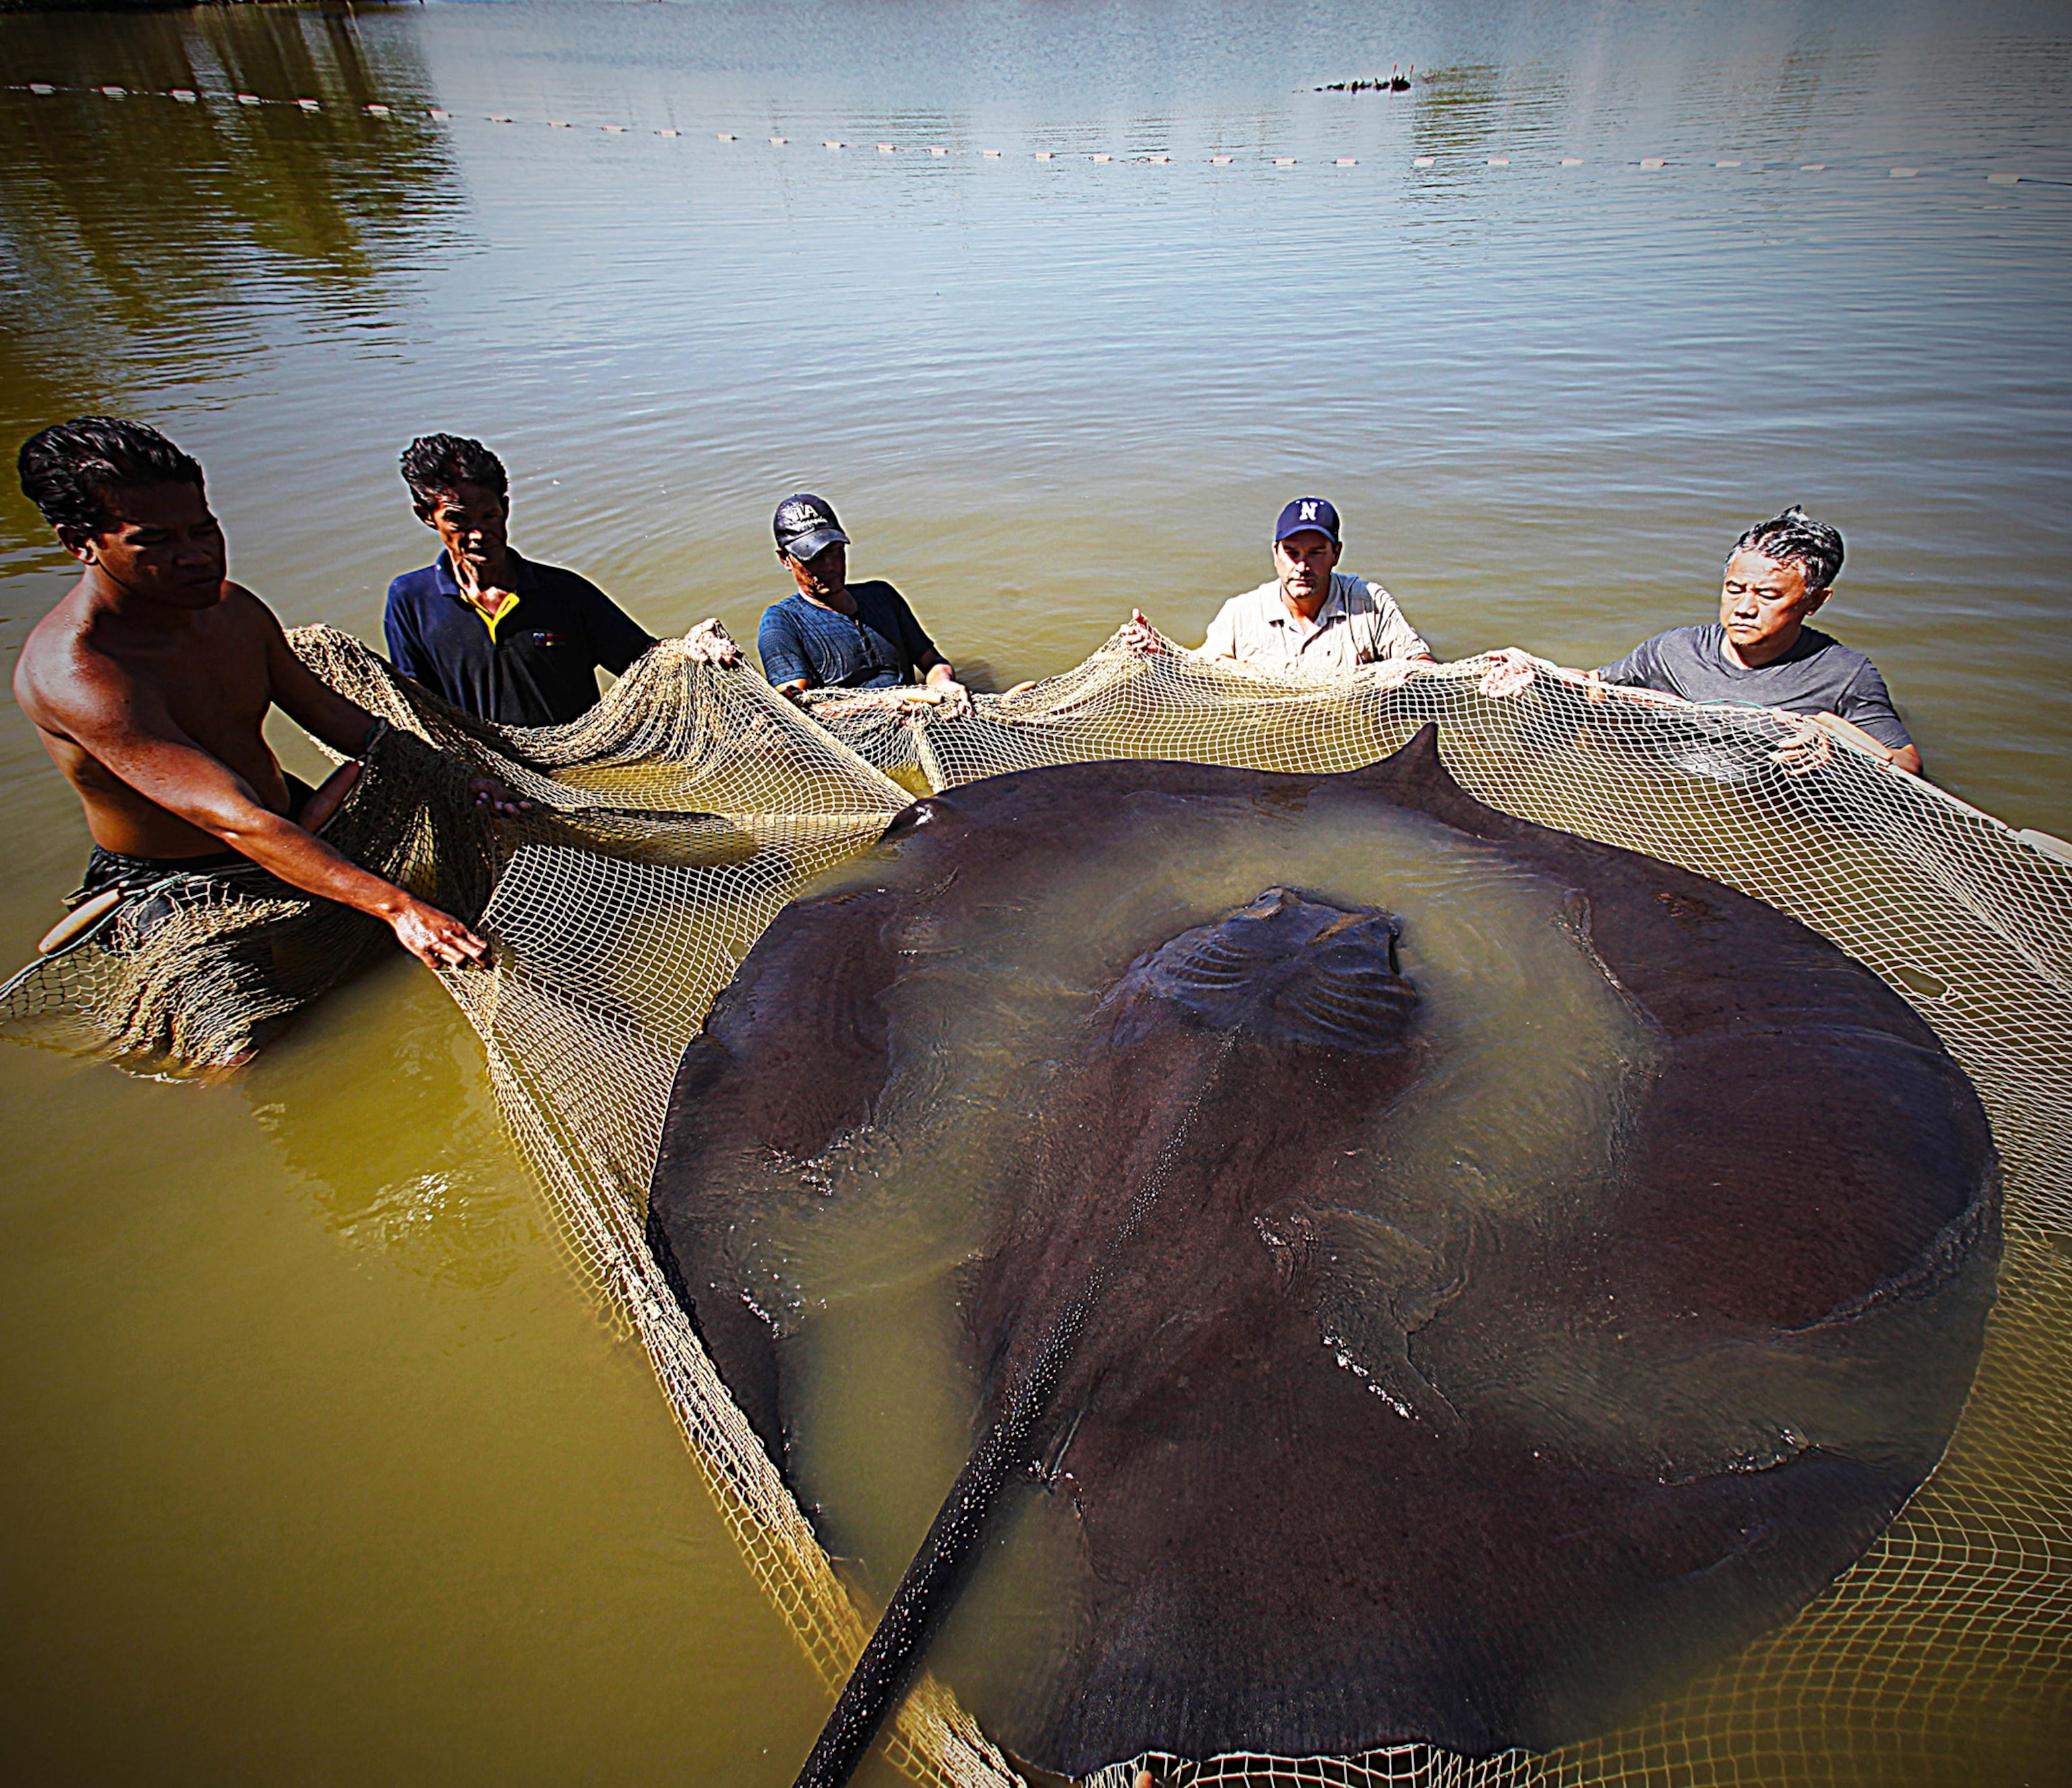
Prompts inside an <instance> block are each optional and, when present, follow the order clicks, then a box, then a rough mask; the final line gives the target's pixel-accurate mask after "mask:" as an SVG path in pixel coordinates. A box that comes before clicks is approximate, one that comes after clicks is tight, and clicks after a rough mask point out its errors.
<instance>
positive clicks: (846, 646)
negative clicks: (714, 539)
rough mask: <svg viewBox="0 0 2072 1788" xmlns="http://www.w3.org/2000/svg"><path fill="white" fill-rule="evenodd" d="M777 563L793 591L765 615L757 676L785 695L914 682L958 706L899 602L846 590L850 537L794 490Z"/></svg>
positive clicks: (956, 692) (958, 688)
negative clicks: (787, 574)
mask: <svg viewBox="0 0 2072 1788" xmlns="http://www.w3.org/2000/svg"><path fill="white" fill-rule="evenodd" d="M771 525H772V528H773V529H774V531H775V533H776V536H777V557H779V559H780V560H782V561H783V565H784V569H786V570H787V571H789V572H790V573H791V578H792V581H793V582H796V584H797V585H798V586H799V588H798V590H797V592H796V594H793V595H790V596H787V597H786V598H784V600H783V602H773V603H772V604H771V606H769V607H768V608H767V609H765V610H763V624H762V626H761V627H759V629H758V630H757V631H756V635H755V645H756V650H757V651H759V652H760V653H761V654H762V655H763V675H764V676H767V677H768V678H769V679H770V680H771V684H773V685H774V686H775V688H777V689H778V690H779V692H780V693H783V694H785V695H787V696H792V697H796V696H799V695H801V694H803V693H804V692H805V691H806V690H808V689H837V688H841V689H889V688H894V687H896V686H898V684H906V683H919V682H922V681H923V680H924V679H925V680H926V687H927V688H928V689H929V690H931V691H932V692H934V693H935V696H936V697H937V699H939V700H948V701H957V700H960V699H961V698H962V697H964V685H963V684H960V683H959V682H958V681H957V680H956V671H955V670H954V669H953V668H952V667H951V664H950V663H949V660H947V659H946V658H944V657H943V655H942V654H941V653H940V652H939V651H936V650H935V642H934V641H933V640H932V639H930V638H929V637H928V636H927V634H926V633H924V632H923V631H922V629H921V623H920V622H919V621H918V620H917V619H915V614H914V611H913V610H912V609H911V608H909V607H908V606H906V598H905V597H904V596H902V595H901V594H899V592H898V590H894V588H893V587H892V586H891V585H890V584H888V583H886V582H885V581H884V580H883V579H882V578H870V579H866V580H865V582H862V583H856V584H853V583H851V582H849V536H848V535H846V534H845V533H844V532H842V527H841V522H839V521H838V520H836V519H835V512H834V510H833V508H831V507H830V506H829V505H828V504H826V503H824V502H823V501H822V500H821V499H820V498H819V497H816V496H814V495H812V494H811V493H810V492H808V491H801V492H800V494H799V495H796V496H789V497H787V498H785V499H784V500H783V502H782V503H780V504H778V506H777V515H776V518H775V521H774V522H773V523H772V524H771Z"/></svg>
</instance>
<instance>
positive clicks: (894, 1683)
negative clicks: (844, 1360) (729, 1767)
mask: <svg viewBox="0 0 2072 1788" xmlns="http://www.w3.org/2000/svg"><path fill="white" fill-rule="evenodd" d="M1036 1413H1037V1412H1036V1410H1035V1409H1033V1408H1030V1400H1027V1399H1026V1398H1022V1399H1017V1400H1016V1404H1015V1407H1014V1408H1013V1409H1012V1410H1010V1411H1009V1412H1008V1413H1007V1414H1005V1415H1004V1416H1001V1419H1000V1420H999V1421H997V1422H996V1423H995V1424H993V1430H992V1432H990V1433H989V1434H988V1435H987V1436H986V1437H985V1440H984V1441H982V1442H981V1443H980V1445H979V1447H978V1449H977V1450H976V1452H974V1453H972V1456H971V1457H970V1458H968V1460H966V1461H964V1469H963V1470H962V1471H960V1472H959V1473H958V1474H957V1481H956V1483H954V1484H952V1486H950V1494H948V1497H946V1498H944V1499H943V1506H942V1507H941V1508H940V1509H939V1510H938V1511H936V1515H935V1522H934V1524H933V1525H932V1526H931V1527H929V1529H928V1537H927V1539H924V1540H923V1541H922V1542H921V1549H920V1550H919V1552H916V1553H915V1555H914V1562H913V1563H912V1564H910V1565H908V1566H907V1567H906V1576H903V1577H902V1578H901V1579H900V1580H899V1587H898V1589H896V1590H894V1592H893V1595H892V1600H891V1601H890V1602H889V1603H888V1604H887V1605H886V1609H885V1613H884V1614H883V1615H882V1617H880V1618H879V1621H878V1630H876V1631H875V1632H874V1633H873V1634H871V1636H870V1644H869V1645H867V1646H865V1647H864V1650H863V1655H862V1656H861V1658H859V1659H857V1665H856V1668H855V1669H854V1670H853V1671H850V1672H849V1681H848V1683H846V1684H845V1686H844V1687H843V1689H842V1691H841V1700H838V1701H837V1702H836V1703H835V1707H834V1712H833V1713H831V1714H829V1715H828V1723H827V1724H826V1725H824V1727H822V1728H820V1738H819V1739H818V1741H816V1743H815V1744H814V1746H813V1750H812V1756H810V1757H808V1758H807V1759H806V1766H805V1767H804V1769H803V1770H800V1772H799V1778H798V1783H797V1788H842V1785H843V1784H844V1783H845V1782H848V1780H849V1777H850V1775H851V1774H853V1772H854V1770H855V1769H856V1766H857V1764H859V1763H861V1761H863V1753H865V1751H867V1750H869V1749H870V1742H871V1741H872V1740H873V1739H874V1738H875V1737H877V1736H878V1728H879V1727H880V1726H882V1725H883V1724H884V1723H885V1716H886V1714H887V1713H888V1712H890V1711H891V1710H892V1708H894V1706H896V1705H897V1704H898V1700H899V1697H900V1696H902V1694H903V1693H904V1692H905V1691H906V1684H907V1681H908V1679H910V1678H911V1676H912V1675H913V1674H914V1671H915V1667H916V1666H917V1665H919V1663H920V1661H921V1659H922V1658H923V1655H924V1654H926V1653H927V1648H928V1641H929V1638H931V1635H932V1634H933V1632H934V1629H935V1623H936V1622H937V1620H938V1619H939V1617H940V1616H941V1614H942V1613H943V1611H944V1610H945V1609H948V1607H949V1606H950V1605H952V1603H953V1602H954V1601H956V1591H957V1588H958V1585H959V1583H960V1580H961V1579H962V1577H963V1576H964V1569H965V1567H966V1566H967V1565H968V1564H969V1563H970V1562H971V1560H972V1559H973V1558H975V1557H976V1556H977V1553H978V1541H979V1536H980V1534H981V1533H982V1532H983V1531H984V1530H985V1522H986V1517H987V1516H988V1515H990V1514H991V1513H992V1511H993V1502H994V1500H995V1499H996V1498H997V1497H998V1495H999V1494H1000V1487H1001V1485H1002V1484H1004V1483H1005V1482H1007V1480H1008V1478H1009V1477H1010V1476H1012V1475H1013V1473H1014V1472H1015V1470H1016V1469H1017V1468H1018V1467H1019V1465H1020V1464H1021V1462H1022V1458H1023V1457H1024V1456H1025V1455H1026V1453H1027V1451H1028V1448H1029V1437H1030V1432H1031V1430H1032V1429H1033V1428H1034V1425H1035V1420H1036Z"/></svg>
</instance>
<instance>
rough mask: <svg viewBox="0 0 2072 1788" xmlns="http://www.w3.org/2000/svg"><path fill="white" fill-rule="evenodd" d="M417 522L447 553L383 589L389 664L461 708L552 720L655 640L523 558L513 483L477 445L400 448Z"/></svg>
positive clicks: (582, 583)
mask: <svg viewBox="0 0 2072 1788" xmlns="http://www.w3.org/2000/svg"><path fill="white" fill-rule="evenodd" d="M402 465H403V482H404V483H406V484H408V485H409V487H410V500H411V504H412V506H413V508H415V509H416V510H417V519H418V520H420V521H421V522H422V523H424V524H425V525H426V527H427V528H430V529H431V530H432V532H434V533H435V534H437V535H438V536H439V544H440V545H442V546H443V547H444V548H445V549H446V550H445V552H443V553H441V554H440V555H439V557H438V558H437V559H436V560H435V561H434V562H433V563H431V564H430V565H426V567H425V569H423V570H421V571H413V572H411V573H409V574H408V575H407V576H405V577H401V578H397V580H396V581H395V582H393V584H391V585H389V610H388V613H387V614H386V616H385V617H384V621H383V623H382V625H383V631H384V632H385V633H386V634H387V635H388V638H389V658H390V660H392V661H393V663H394V664H395V666H396V668H397V669H398V670H399V671H401V672H403V673H404V674H405V676H413V677H415V678H416V679H417V681H418V682H420V683H421V684H424V686H425V687H426V688H428V689H430V690H431V691H432V692H433V693H435V694H438V695H442V696H443V697H446V700H447V701H450V702H451V703H453V704H454V706H455V707H457V708H464V709H467V712H468V713H471V714H476V715H479V716H480V717H482V718H483V719H484V720H493V721H498V722H499V723H500V724H501V725H506V726H558V725H564V724H565V723H566V722H567V721H572V720H574V719H576V718H577V717H578V716H580V715H581V714H582V713H585V712H586V710H587V709H589V708H590V706H591V705H593V704H594V702H595V701H597V669H598V666H599V665H600V664H601V665H602V666H603V667H604V668H605V669H606V670H608V671H610V672H611V673H612V674H613V675H614V676H623V674H624V673H625V671H626V668H627V666H628V665H629V664H631V663H632V662H633V660H635V659H636V658H638V657H639V656H640V655H641V654H642V653H643V652H644V651H647V649H648V647H650V646H652V645H653V644H654V643H655V641H654V639H653V638H652V635H649V634H648V632H647V631H645V630H644V629H643V628H642V627H641V626H640V624H639V623H638V622H636V621H635V620H634V619H633V618H632V617H631V615H629V614H627V612H626V611H625V610H623V609H622V608H621V607H619V605H618V604H617V603H616V602H613V601H612V599H611V598H610V597H609V596H607V595H606V594H605V593H604V592H603V591H602V590H599V589H598V587H597V586H596V585H595V584H594V583H592V582H590V580H589V579H588V578H579V577H578V576H577V575H576V574H575V573H574V572H573V571H564V570H562V569H561V568H560V567H559V566H557V565H535V564H533V563H532V561H530V560H529V559H524V558H521V557H520V556H519V554H518V551H517V549H516V548H515V547H513V546H512V545H511V544H510V542H509V541H508V539H507V538H506V534H505V530H506V528H507V526H508V524H509V521H510V519H511V498H510V494H509V493H510V484H509V481H508V479H506V478H505V476H504V462H502V461H501V460H500V459H499V458H497V457H496V455H495V454H493V453H491V451H490V450H488V448H487V447H485V446H483V444H482V443H481V442H479V441H471V440H468V439H467V438H465V437H463V436H461V435H456V434H427V435H423V436H421V437H420V438H418V439H417V440H415V441H413V442H411V443H410V445H409V446H408V447H406V448H405V450H404V452H403V461H402Z"/></svg>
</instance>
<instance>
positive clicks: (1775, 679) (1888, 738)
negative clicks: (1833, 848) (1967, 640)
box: [1597, 621, 1913, 751]
mask: <svg viewBox="0 0 2072 1788" xmlns="http://www.w3.org/2000/svg"><path fill="white" fill-rule="evenodd" d="M1597 675H1598V676H1601V677H1602V678H1603V679H1604V680H1605V682H1607V683H1618V684H1624V685H1626V687H1628V688H1639V689H1661V690H1663V691H1664V692H1666V693H1668V694H1670V695H1679V696H1681V697H1683V699H1684V700H1685V701H1746V702H1752V703H1753V704H1754V705H1756V706H1757V707H1759V708H1782V709H1784V711H1785V712H1786V713H1792V714H1817V713H1822V712H1823V711H1825V712H1826V713H1831V714H1840V716H1841V717H1842V718H1843V719H1844V720H1846V721H1848V722H1849V723H1850V724H1851V725H1856V726H1860V727H1861V728H1863V730H1864V731H1865V732H1866V733H1868V734H1870V736H1871V737H1872V738H1874V739H1876V740H1877V742H1878V743H1879V744H1881V745H1883V746H1889V747H1890V748H1891V749H1892V750H1895V751H1897V750H1903V749H1904V748H1905V746H1909V745H1911V744H1912V743H1913V740H1912V739H1910V738H1908V737H1907V734H1906V726H1905V722H1903V721H1901V719H1900V717H1899V711H1898V710H1897V709H1896V708H1894V707H1893V703H1892V695H1891V693H1890V692H1889V690H1888V689H1887V688H1885V679H1884V678H1883V677H1881V676H1879V675H1878V672H1877V666H1876V665H1875V664H1873V663H1872V662H1871V661H1870V660H1868V658H1866V657H1864V655H1863V654H1862V653H1861V652H1860V651H1850V650H1849V648H1848V647H1847V646H1845V645H1844V644H1843V643H1841V641H1840V640H1839V639H1836V638H1835V637H1834V636H1833V635H1831V634H1826V633H1822V632H1821V631H1819V630H1818V629H1817V628H1815V627H1802V628H1801V629H1800V630H1799V637H1798V638H1797V639H1794V640H1793V641H1792V643H1791V650H1790V651H1788V652H1786V654H1785V655H1784V656H1782V658H1780V659H1778V660H1776V662H1775V663H1774V664H1758V665H1757V666H1756V667H1755V668H1753V669H1750V668H1749V667H1748V666H1746V665H1745V664H1737V663H1735V662H1734V660H1732V659H1730V658H1729V657H1728V656H1727V630H1726V629H1725V627H1721V626H1720V623H1718V622H1716V621H1715V622H1713V623H1712V624H1711V625H1710V626H1708V627H1671V629H1670V630H1669V631H1668V632H1667V633H1658V634H1657V635H1655V637H1654V638H1653V639H1644V640H1642V642H1641V643H1640V644H1638V646H1636V647H1634V649H1633V650H1632V651H1630V652H1628V653H1627V654H1626V656H1625V657H1623V658H1622V659H1621V660H1619V661H1618V663H1617V664H1606V665H1605V666H1604V667H1603V668H1601V669H1600V670H1599V671H1598V672H1597Z"/></svg>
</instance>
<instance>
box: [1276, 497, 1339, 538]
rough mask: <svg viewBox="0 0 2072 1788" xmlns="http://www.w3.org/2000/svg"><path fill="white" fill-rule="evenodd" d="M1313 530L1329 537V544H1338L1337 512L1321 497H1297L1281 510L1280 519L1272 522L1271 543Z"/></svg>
mask: <svg viewBox="0 0 2072 1788" xmlns="http://www.w3.org/2000/svg"><path fill="white" fill-rule="evenodd" d="M1312 530H1313V531H1314V532H1317V533H1319V534H1323V535H1326V536H1329V537H1330V542H1331V545H1334V546H1336V545H1338V511H1337V510H1335V509H1334V508H1332V507H1331V506H1330V504H1328V503H1326V502H1325V500H1324V499H1322V497H1297V498H1296V499H1295V500H1294V501H1293V503H1291V504H1289V505H1288V507H1287V508H1285V509H1283V510H1282V511H1281V519H1280V520H1278V521H1277V522H1276V523H1275V524H1273V544H1274V545H1276V546H1278V545H1280V544H1281V542H1282V541H1285V539H1287V538H1288V536H1289V535H1290V534H1301V533H1307V532H1310V531H1312Z"/></svg>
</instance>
